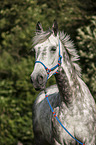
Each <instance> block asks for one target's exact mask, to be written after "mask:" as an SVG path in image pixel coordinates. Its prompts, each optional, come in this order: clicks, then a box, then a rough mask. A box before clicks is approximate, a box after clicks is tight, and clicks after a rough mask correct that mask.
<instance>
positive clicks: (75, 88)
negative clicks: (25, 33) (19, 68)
mask: <svg viewBox="0 0 96 145" xmlns="http://www.w3.org/2000/svg"><path fill="white" fill-rule="evenodd" d="M33 46H34V50H35V54H36V55H35V59H36V63H35V66H34V70H33V72H32V74H31V82H32V83H33V86H34V88H35V89H36V90H41V92H40V93H39V94H38V96H37V98H36V100H35V102H34V104H33V108H32V116H33V117H32V121H33V132H34V138H35V144H36V145H79V143H78V142H77V141H76V140H75V139H74V138H72V137H71V136H70V135H69V134H68V133H67V132H66V131H65V130H64V129H63V128H62V126H61V125H60V124H59V123H58V121H57V120H56V118H55V117H54V115H53V113H52V112H51V109H50V107H49V104H48V102H47V101H46V96H45V90H46V93H47V95H48V98H49V102H50V104H51V105H52V107H53V109H54V111H55V114H56V116H58V118H59V120H60V121H61V123H62V124H63V125H64V127H65V128H66V129H67V130H68V131H69V132H70V134H72V136H74V137H75V138H76V139H77V140H79V141H81V142H82V144H83V143H84V144H85V145H96V104H95V101H94V99H93V97H92V95H91V93H90V91H89V89H88V87H87V85H86V84H85V83H84V81H83V80H82V78H81V68H80V67H79V65H78V64H77V61H78V60H79V55H78V53H77V50H76V48H75V46H74V44H73V41H71V39H70V36H69V35H67V34H66V33H64V32H63V31H62V32H61V31H58V24H57V21H56V20H54V22H53V25H52V28H51V29H49V30H47V31H43V28H42V25H41V23H40V22H38V23H37V25H36V34H35V36H34V37H33ZM59 54H60V56H62V58H61V57H60V56H59ZM59 57H60V59H62V61H60V63H59V64H58V58H59ZM57 64H58V65H57ZM46 66H47V67H46ZM54 66H56V67H54ZM46 68H48V69H46ZM49 68H54V69H51V70H50V69H49ZM48 70H49V72H48ZM57 71H58V72H57ZM56 72H57V73H56ZM53 74H55V75H54V76H55V78H56V84H55V85H52V86H49V87H48V88H46V83H47V79H49V78H50V77H51V76H52V75H53Z"/></svg>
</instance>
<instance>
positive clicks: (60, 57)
mask: <svg viewBox="0 0 96 145" xmlns="http://www.w3.org/2000/svg"><path fill="white" fill-rule="evenodd" d="M61 60H62V56H61V54H60V40H59V59H58V64H57V65H55V66H54V67H52V68H51V69H49V68H48V67H46V66H45V64H44V63H43V62H41V61H35V63H41V64H42V65H43V66H44V68H45V69H46V71H47V80H48V78H49V73H50V72H51V71H53V70H54V69H56V68H57V67H59V66H60V65H61V63H62V62H61ZM56 73H58V70H57V71H56V72H55V73H53V74H52V75H54V74H56ZM44 91H45V97H46V99H47V102H48V104H49V107H50V109H51V111H52V113H53V115H54V116H55V118H56V119H57V121H58V122H59V124H60V125H61V126H62V127H63V129H64V130H65V131H66V132H67V133H68V134H69V135H70V136H71V137H72V138H73V139H75V140H76V141H77V142H79V143H80V144H81V145H85V144H83V143H82V142H80V141H79V140H77V139H76V138H75V137H74V136H72V134H71V133H70V132H69V131H68V130H67V129H66V128H65V127H64V125H63V124H62V123H61V122H60V120H59V119H58V117H57V116H56V114H55V112H54V110H53V108H52V106H51V104H50V102H49V99H48V95H47V94H46V90H44Z"/></svg>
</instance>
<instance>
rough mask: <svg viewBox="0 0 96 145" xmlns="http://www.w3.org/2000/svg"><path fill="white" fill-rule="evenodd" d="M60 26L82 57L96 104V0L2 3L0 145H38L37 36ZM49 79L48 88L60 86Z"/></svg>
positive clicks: (1, 0) (9, 0)
mask: <svg viewBox="0 0 96 145" xmlns="http://www.w3.org/2000/svg"><path fill="white" fill-rule="evenodd" d="M54 19H56V20H57V22H58V26H59V30H60V31H62V30H63V31H65V32H66V33H67V34H69V35H70V36H71V39H72V40H73V41H74V43H75V47H76V48H77V50H78V54H79V55H80V61H79V65H80V66H81V68H82V79H83V80H84V81H85V83H86V84H87V85H88V87H89V89H90V91H91V93H92V95H93V97H94V99H95V101H96V1H95V0H87V1H84V0H0V145H20V144H21V145H34V135H33V127H32V104H33V102H34V100H35V99H36V96H37V94H38V93H39V92H36V91H35V89H34V87H33V86H32V84H31V82H30V74H31V72H32V71H33V67H34V61H35V59H34V55H35V54H34V51H31V49H32V37H33V36H34V33H35V27H36V23H37V22H38V21H40V22H41V23H42V26H43V29H44V30H47V29H49V27H50V28H51V27H52V24H53V20H54ZM54 83H55V79H54V77H52V78H51V79H49V81H48V84H47V86H49V85H51V84H54Z"/></svg>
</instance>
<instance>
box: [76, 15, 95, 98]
mask: <svg viewBox="0 0 96 145" xmlns="http://www.w3.org/2000/svg"><path fill="white" fill-rule="evenodd" d="M77 31H78V36H77V40H78V46H79V53H80V56H81V66H82V70H83V79H84V81H85V82H86V83H87V85H88V86H89V88H90V89H91V92H92V94H93V95H94V97H95V100H96V16H92V17H91V18H90V24H89V25H88V26H84V27H81V28H79V29H78V30H77Z"/></svg>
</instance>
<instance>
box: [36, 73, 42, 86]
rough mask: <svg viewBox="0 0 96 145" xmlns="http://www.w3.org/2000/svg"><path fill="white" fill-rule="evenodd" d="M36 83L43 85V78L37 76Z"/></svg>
mask: <svg viewBox="0 0 96 145" xmlns="http://www.w3.org/2000/svg"><path fill="white" fill-rule="evenodd" d="M37 81H38V83H39V84H40V85H41V84H42V83H43V76H42V75H38V77H37Z"/></svg>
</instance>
